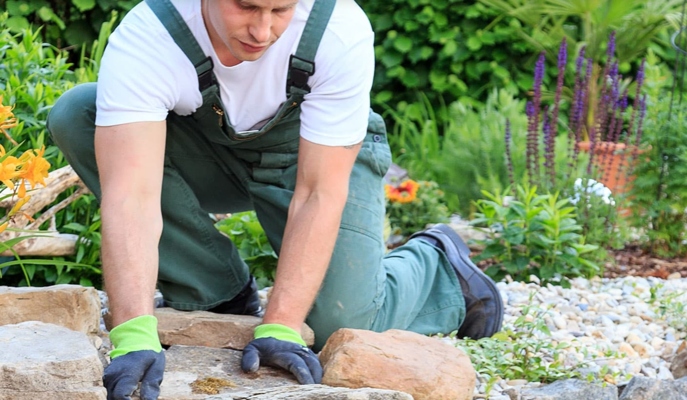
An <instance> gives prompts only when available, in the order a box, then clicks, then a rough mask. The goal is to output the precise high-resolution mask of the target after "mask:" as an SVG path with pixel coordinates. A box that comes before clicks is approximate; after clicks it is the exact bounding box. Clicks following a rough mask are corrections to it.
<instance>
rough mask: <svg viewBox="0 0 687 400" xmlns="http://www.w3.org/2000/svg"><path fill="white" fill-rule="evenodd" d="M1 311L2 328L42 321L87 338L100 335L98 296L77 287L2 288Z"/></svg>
mask: <svg viewBox="0 0 687 400" xmlns="http://www.w3.org/2000/svg"><path fill="white" fill-rule="evenodd" d="M0 310H2V312H0V325H9V324H18V323H20V322H25V321H41V322H45V323H48V324H55V325H60V326H64V327H65V328H69V329H71V330H74V331H77V332H82V333H85V334H87V335H94V334H97V333H98V331H99V329H100V298H99V297H98V292H97V291H96V290H95V289H93V288H87V287H83V286H78V285H56V286H48V287H43V288H34V287H28V288H14V287H6V286H0Z"/></svg>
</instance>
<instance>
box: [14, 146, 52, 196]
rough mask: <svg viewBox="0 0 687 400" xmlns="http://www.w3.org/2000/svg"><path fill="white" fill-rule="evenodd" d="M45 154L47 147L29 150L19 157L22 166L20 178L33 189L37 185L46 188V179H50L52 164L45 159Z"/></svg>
mask: <svg viewBox="0 0 687 400" xmlns="http://www.w3.org/2000/svg"><path fill="white" fill-rule="evenodd" d="M43 153H45V146H43V147H41V149H40V150H27V151H25V152H24V154H22V155H21V157H19V161H20V162H21V163H22V166H21V168H20V169H19V175H18V177H19V178H20V179H22V180H26V181H27V182H28V183H29V184H31V188H32V189H33V188H34V186H35V185H36V183H40V184H41V185H43V186H45V180H44V179H45V178H47V177H48V170H49V169H50V163H49V162H48V161H47V160H46V159H44V158H43ZM23 183H24V182H22V184H23Z"/></svg>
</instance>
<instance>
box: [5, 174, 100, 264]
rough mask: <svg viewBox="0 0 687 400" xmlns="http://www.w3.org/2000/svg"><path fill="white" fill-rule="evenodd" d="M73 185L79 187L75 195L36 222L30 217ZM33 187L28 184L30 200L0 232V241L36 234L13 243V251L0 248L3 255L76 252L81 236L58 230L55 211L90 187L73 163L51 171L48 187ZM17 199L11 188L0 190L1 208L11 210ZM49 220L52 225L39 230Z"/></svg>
mask: <svg viewBox="0 0 687 400" xmlns="http://www.w3.org/2000/svg"><path fill="white" fill-rule="evenodd" d="M74 186H77V189H76V190H75V191H74V193H73V194H72V195H70V196H69V197H67V198H66V199H64V200H62V201H60V202H59V203H57V204H54V205H52V206H51V207H50V208H48V209H47V210H45V211H44V212H43V214H41V215H40V216H39V217H38V218H36V220H35V221H31V219H30V218H29V216H32V215H34V214H36V213H38V212H40V211H41V210H43V209H45V208H46V207H48V206H50V205H51V204H52V203H53V202H54V201H55V199H57V196H59V195H60V194H61V193H62V192H64V191H65V190H67V189H69V188H71V187H74ZM30 189H31V188H30V187H27V192H28V194H30V195H31V199H30V200H29V201H28V202H27V203H26V204H25V205H24V206H23V207H22V208H21V212H19V213H17V214H16V215H15V216H13V217H12V219H11V221H10V224H9V227H8V229H7V230H5V231H4V232H2V233H0V242H6V241H7V240H11V239H14V238H17V237H19V236H36V237H31V238H28V239H24V240H22V241H21V242H19V243H17V244H16V245H14V246H13V248H12V249H11V250H5V249H4V248H0V250H4V251H1V252H0V255H2V256H11V255H15V254H16V255H19V256H66V255H72V254H74V253H75V252H76V241H77V239H78V235H73V234H67V233H60V232H58V231H57V229H56V228H55V214H57V212H58V211H60V210H62V209H64V208H65V207H67V206H68V205H69V204H71V203H72V202H74V201H75V200H76V199H78V198H79V197H80V196H82V195H83V194H86V193H89V190H88V189H87V188H86V186H85V185H84V183H83V182H82V181H81V179H79V177H78V176H77V175H76V173H75V172H74V170H73V169H72V167H70V166H66V167H62V168H60V169H57V170H55V171H52V172H50V174H49V176H48V177H47V178H46V179H45V187H38V188H36V189H33V190H30ZM18 200H19V198H18V197H17V196H16V195H14V192H13V191H12V190H10V189H8V188H5V189H4V190H3V191H2V192H0V207H2V208H5V209H8V210H9V209H11V208H12V207H13V206H14V205H15V204H16V203H17V201H18ZM46 221H50V226H49V227H48V229H47V230H40V229H39V228H40V226H41V225H42V224H43V223H44V222H46Z"/></svg>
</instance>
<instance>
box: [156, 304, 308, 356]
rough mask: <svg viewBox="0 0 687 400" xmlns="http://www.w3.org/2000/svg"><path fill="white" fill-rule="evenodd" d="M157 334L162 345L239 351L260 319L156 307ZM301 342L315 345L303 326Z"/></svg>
mask: <svg viewBox="0 0 687 400" xmlns="http://www.w3.org/2000/svg"><path fill="white" fill-rule="evenodd" d="M155 316H156V317H157V320H158V325H157V331H158V334H159V335H160V342H161V343H162V344H163V345H166V346H172V345H183V346H206V347H216V348H227V349H235V350H243V348H244V347H245V346H246V345H247V344H248V343H249V342H250V341H251V340H253V329H254V328H255V327H256V326H257V325H259V324H261V323H262V319H261V318H258V317H253V316H249V315H229V314H215V313H211V312H207V311H178V310H174V309H172V308H157V309H155ZM302 332H303V340H305V342H306V343H307V344H308V345H309V346H312V344H313V343H314V342H315V334H314V333H313V331H312V329H310V327H308V326H307V325H305V324H303V329H302Z"/></svg>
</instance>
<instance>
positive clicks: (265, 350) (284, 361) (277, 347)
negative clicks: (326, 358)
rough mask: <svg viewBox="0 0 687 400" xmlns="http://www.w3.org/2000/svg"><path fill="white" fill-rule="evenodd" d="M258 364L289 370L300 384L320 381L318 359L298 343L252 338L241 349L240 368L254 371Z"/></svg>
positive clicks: (320, 369)
mask: <svg viewBox="0 0 687 400" xmlns="http://www.w3.org/2000/svg"><path fill="white" fill-rule="evenodd" d="M260 364H263V365H270V366H273V367H279V368H283V369H285V370H287V371H290V372H291V373H292V374H293V375H294V376H295V377H296V379H298V383H301V384H314V383H321V382H322V366H321V365H320V360H319V359H318V358H317V356H316V355H315V353H313V352H312V350H310V349H309V348H308V347H306V346H301V345H300V344H298V343H293V342H287V341H284V340H278V339H275V338H272V337H267V338H261V339H255V340H253V341H252V342H250V343H249V344H248V346H246V347H245V348H244V349H243V358H242V359H241V368H242V369H243V370H244V371H245V372H256V371H257V370H258V368H259V367H260Z"/></svg>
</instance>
